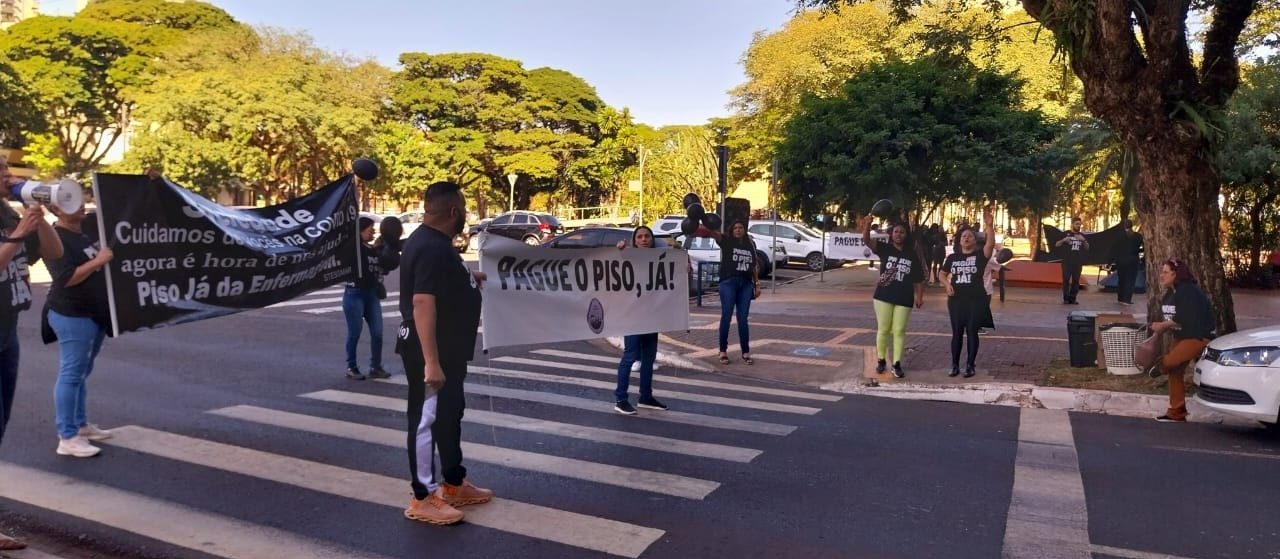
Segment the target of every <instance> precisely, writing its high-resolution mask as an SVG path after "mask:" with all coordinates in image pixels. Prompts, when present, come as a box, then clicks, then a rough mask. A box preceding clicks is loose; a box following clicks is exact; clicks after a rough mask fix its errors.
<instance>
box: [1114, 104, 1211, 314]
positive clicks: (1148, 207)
mask: <svg viewBox="0 0 1280 559" xmlns="http://www.w3.org/2000/svg"><path fill="white" fill-rule="evenodd" d="M1135 144H1136V145H1135ZM1201 148H1202V146H1201V139H1200V138H1199V137H1198V136H1195V135H1191V134H1187V133H1185V132H1181V131H1179V130H1178V128H1177V127H1176V126H1174V127H1170V128H1166V130H1165V131H1164V133H1163V134H1161V133H1160V132H1159V131H1156V132H1154V133H1151V134H1148V135H1147V136H1146V137H1145V139H1144V141H1142V142H1131V143H1130V149H1132V150H1133V151H1134V153H1135V154H1136V155H1137V157H1138V161H1139V164H1140V165H1141V168H1142V174H1141V175H1140V176H1139V177H1138V189H1137V190H1138V192H1137V195H1138V196H1137V198H1138V199H1137V200H1136V201H1135V202H1136V207H1137V210H1138V213H1139V215H1141V216H1142V217H1143V220H1142V232H1143V237H1144V241H1145V243H1146V254H1147V284H1148V289H1147V314H1148V318H1149V320H1151V321H1158V320H1163V317H1161V313H1160V299H1161V297H1162V295H1163V293H1162V290H1161V289H1160V287H1159V277H1160V269H1161V267H1162V266H1163V265H1164V262H1165V261H1166V260H1169V259H1173V258H1176V259H1178V260H1182V261H1185V262H1186V263H1187V264H1188V265H1189V266H1190V267H1191V270H1192V272H1193V273H1194V274H1195V276H1196V278H1197V279H1199V281H1200V287H1201V289H1203V290H1204V292H1205V294H1206V295H1208V296H1209V300H1210V301H1212V303H1213V312H1214V315H1215V318H1216V320H1217V327H1218V333H1219V334H1225V333H1228V332H1234V331H1235V330H1236V317H1235V310H1234V307H1233V305H1232V301H1231V292H1230V291H1229V290H1228V289H1227V281H1226V276H1225V274H1224V273H1223V269H1222V244H1221V243H1222V240H1221V236H1220V235H1219V233H1218V220H1219V218H1220V214H1221V212H1220V210H1219V207H1218V192H1219V179H1218V174H1217V171H1216V170H1215V169H1214V168H1213V166H1212V165H1210V164H1209V163H1208V162H1207V161H1205V160H1204V159H1203V158H1202V157H1201Z"/></svg>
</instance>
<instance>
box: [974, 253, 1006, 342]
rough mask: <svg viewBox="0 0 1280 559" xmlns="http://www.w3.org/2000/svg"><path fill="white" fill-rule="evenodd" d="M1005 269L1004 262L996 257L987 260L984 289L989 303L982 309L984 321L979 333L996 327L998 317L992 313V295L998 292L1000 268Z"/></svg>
mask: <svg viewBox="0 0 1280 559" xmlns="http://www.w3.org/2000/svg"><path fill="white" fill-rule="evenodd" d="M1003 269H1004V264H1001V263H1000V262H998V261H997V260H996V259H995V258H992V259H990V260H987V268H986V269H985V270H983V273H982V289H983V291H986V292H987V305H986V306H985V307H983V309H982V323H981V324H980V325H979V326H978V333H979V334H986V333H987V330H995V329H996V317H995V315H993V314H992V313H991V296H992V295H994V294H995V292H996V279H997V276H999V275H1000V270H1003Z"/></svg>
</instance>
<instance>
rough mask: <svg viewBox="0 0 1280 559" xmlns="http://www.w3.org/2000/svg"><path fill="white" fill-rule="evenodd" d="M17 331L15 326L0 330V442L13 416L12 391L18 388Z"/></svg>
mask: <svg viewBox="0 0 1280 559" xmlns="http://www.w3.org/2000/svg"><path fill="white" fill-rule="evenodd" d="M18 353H19V352H18V329H17V325H16V324H14V325H11V326H10V327H9V328H7V329H4V330H0V441H3V440H4V426H5V425H7V424H8V423H9V416H10V415H13V391H14V390H15V389H16V388H17V386H18Z"/></svg>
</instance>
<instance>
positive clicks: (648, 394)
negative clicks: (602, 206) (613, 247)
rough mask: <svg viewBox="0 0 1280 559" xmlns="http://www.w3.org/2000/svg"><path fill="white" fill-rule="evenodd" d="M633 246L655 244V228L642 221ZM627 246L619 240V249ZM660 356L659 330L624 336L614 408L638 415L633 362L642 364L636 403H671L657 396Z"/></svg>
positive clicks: (655, 406) (661, 406)
mask: <svg viewBox="0 0 1280 559" xmlns="http://www.w3.org/2000/svg"><path fill="white" fill-rule="evenodd" d="M631 246H633V247H635V248H654V244H653V230H652V229H650V228H648V227H646V226H644V225H641V226H639V227H636V229H635V231H633V232H632V233H631ZM626 248H627V242H626V241H618V250H624V249H626ZM657 358H658V333H657V332H654V333H652V334H632V335H629V336H624V337H623V338H622V361H620V362H619V363H618V388H617V389H616V390H614V391H613V400H614V402H615V403H614V404H613V409H614V411H617V412H618V413H620V414H623V415H635V414H636V409H635V408H634V407H632V406H631V401H630V397H629V396H628V395H627V390H628V388H629V385H630V383H631V371H632V369H633V367H632V365H633V364H635V363H639V364H640V399H639V400H637V401H636V404H637V405H639V406H640V407H642V408H648V409H651V410H665V409H667V405H666V404H663V403H662V402H659V401H658V399H657V398H654V397H653V362H654V360H655V359H657Z"/></svg>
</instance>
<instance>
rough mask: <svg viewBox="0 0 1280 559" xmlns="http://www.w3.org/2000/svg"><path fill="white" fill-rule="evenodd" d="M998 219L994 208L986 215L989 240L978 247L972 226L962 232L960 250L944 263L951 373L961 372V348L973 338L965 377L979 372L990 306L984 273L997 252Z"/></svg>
mask: <svg viewBox="0 0 1280 559" xmlns="http://www.w3.org/2000/svg"><path fill="white" fill-rule="evenodd" d="M993 222H994V218H993V217H992V214H991V210H989V209H988V210H986V211H984V212H983V215H982V223H983V225H984V226H985V227H986V230H987V231H988V233H987V240H986V243H985V244H983V246H982V247H981V248H979V247H978V236H977V234H976V233H975V232H974V231H973V230H972V229H964V230H963V231H962V232H961V233H960V234H959V239H960V250H958V251H956V252H954V253H952V254H951V255H950V256H948V257H947V259H946V261H945V262H943V263H942V281H944V282H946V287H947V311H948V312H949V313H950V315H951V370H950V371H949V372H948V373H947V376H949V377H954V376H956V375H959V374H960V349H961V347H962V346H963V345H964V338H965V336H966V334H967V336H968V338H969V348H968V349H969V353H968V358H969V359H968V361H967V362H966V363H967V366H966V367H965V370H964V376H965V378H969V377H972V376H973V375H974V374H975V369H976V365H975V364H976V362H977V359H978V328H979V327H980V326H982V318H983V317H982V314H983V308H984V307H985V306H986V300H987V297H986V295H987V294H986V292H985V290H984V289H983V288H982V284H981V281H982V274H983V273H984V272H985V270H986V268H987V262H988V261H990V260H991V254H992V252H993V251H995V247H996V236H995V235H994V234H991V233H990V232H991V231H992V227H993Z"/></svg>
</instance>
